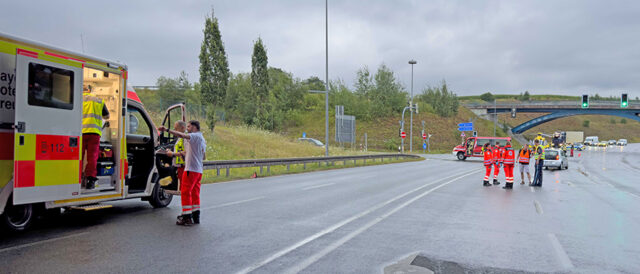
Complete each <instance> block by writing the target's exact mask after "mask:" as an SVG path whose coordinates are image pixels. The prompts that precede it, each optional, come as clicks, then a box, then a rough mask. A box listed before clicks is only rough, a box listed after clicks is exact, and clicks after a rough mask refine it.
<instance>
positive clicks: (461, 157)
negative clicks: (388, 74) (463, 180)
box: [456, 152, 467, 161]
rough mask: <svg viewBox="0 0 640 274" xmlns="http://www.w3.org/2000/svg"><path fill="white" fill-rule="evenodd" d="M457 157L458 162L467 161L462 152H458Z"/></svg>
mask: <svg viewBox="0 0 640 274" xmlns="http://www.w3.org/2000/svg"><path fill="white" fill-rule="evenodd" d="M456 156H457V157H458V160H460V161H464V160H465V159H467V157H465V156H464V153H462V152H458V154H456Z"/></svg>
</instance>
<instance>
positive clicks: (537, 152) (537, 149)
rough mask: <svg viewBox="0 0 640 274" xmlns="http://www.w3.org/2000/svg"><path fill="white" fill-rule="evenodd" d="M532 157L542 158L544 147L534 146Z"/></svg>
mask: <svg viewBox="0 0 640 274" xmlns="http://www.w3.org/2000/svg"><path fill="white" fill-rule="evenodd" d="M534 158H535V159H536V160H544V148H543V147H542V146H540V145H539V146H537V147H535V152H534Z"/></svg>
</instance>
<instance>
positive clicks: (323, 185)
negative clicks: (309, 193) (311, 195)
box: [302, 183, 335, 190]
mask: <svg viewBox="0 0 640 274" xmlns="http://www.w3.org/2000/svg"><path fill="white" fill-rule="evenodd" d="M334 184H335V183H328V184H322V185H316V186H309V187H305V188H303V189H302V190H309V189H314V188H320V187H325V186H330V185H334Z"/></svg>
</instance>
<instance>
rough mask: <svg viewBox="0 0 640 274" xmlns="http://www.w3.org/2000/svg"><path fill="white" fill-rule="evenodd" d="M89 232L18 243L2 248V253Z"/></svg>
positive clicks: (0, 250) (0, 251)
mask: <svg viewBox="0 0 640 274" xmlns="http://www.w3.org/2000/svg"><path fill="white" fill-rule="evenodd" d="M88 233H89V232H81V233H77V234H72V235H67V236H62V237H58V238H53V239H47V240H42V241H37V242H33V243H28V244H22V245H16V246H12V247H7V248H3V249H0V253H2V252H5V251H11V250H16V249H21V248H25V247H30V246H34V245H39V244H44V243H50V242H54V241H58V240H64V239H69V238H74V237H78V236H82V235H85V234H88Z"/></svg>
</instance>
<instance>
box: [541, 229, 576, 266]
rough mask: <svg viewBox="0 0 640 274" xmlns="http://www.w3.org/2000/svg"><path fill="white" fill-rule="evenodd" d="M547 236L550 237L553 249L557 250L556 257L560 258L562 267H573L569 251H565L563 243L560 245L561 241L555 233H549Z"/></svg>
mask: <svg viewBox="0 0 640 274" xmlns="http://www.w3.org/2000/svg"><path fill="white" fill-rule="evenodd" d="M547 236H548V237H549V241H551V245H552V246H553V249H554V250H555V251H556V258H557V259H558V261H559V262H560V264H561V265H562V267H563V268H565V269H569V268H573V264H572V263H571V259H569V256H568V255H567V252H565V251H564V248H562V245H560V242H559V241H558V238H557V237H556V235H555V234H553V233H549V234H547Z"/></svg>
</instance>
